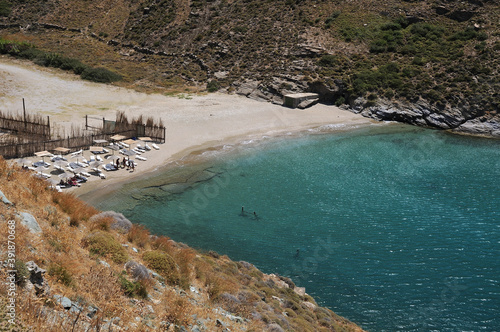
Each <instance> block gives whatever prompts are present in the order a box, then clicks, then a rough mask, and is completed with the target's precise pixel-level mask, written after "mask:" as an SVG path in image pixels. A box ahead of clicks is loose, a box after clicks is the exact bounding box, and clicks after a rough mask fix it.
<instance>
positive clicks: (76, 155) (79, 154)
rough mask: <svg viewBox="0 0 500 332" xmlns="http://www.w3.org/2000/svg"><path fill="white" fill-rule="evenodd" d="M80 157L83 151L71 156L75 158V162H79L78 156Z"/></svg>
mask: <svg viewBox="0 0 500 332" xmlns="http://www.w3.org/2000/svg"><path fill="white" fill-rule="evenodd" d="M82 157H83V152H80V153H77V154H75V155H73V156H71V158H72V159H75V158H76V162H77V163H78V162H79V160H80V158H82Z"/></svg>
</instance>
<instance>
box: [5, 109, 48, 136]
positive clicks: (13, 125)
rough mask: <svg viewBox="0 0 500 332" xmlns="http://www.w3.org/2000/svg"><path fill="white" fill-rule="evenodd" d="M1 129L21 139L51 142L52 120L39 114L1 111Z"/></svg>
mask: <svg viewBox="0 0 500 332" xmlns="http://www.w3.org/2000/svg"><path fill="white" fill-rule="evenodd" d="M0 129H1V130H6V131H9V132H11V133H13V134H15V135H17V136H19V137H23V136H26V137H27V138H29V139H33V138H35V139H40V140H50V134H51V133H50V118H49V117H48V116H47V117H44V116H41V115H39V114H27V113H26V112H23V114H11V113H6V112H2V111H0Z"/></svg>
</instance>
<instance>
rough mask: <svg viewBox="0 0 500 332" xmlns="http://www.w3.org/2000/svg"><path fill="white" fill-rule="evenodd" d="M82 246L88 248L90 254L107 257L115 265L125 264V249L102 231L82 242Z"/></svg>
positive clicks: (126, 257)
mask: <svg viewBox="0 0 500 332" xmlns="http://www.w3.org/2000/svg"><path fill="white" fill-rule="evenodd" d="M82 244H83V246H84V247H88V248H89V252H90V253H91V254H94V255H98V256H104V257H109V258H111V260H112V261H113V262H115V263H117V264H122V263H125V262H126V261H127V260H128V254H127V252H126V251H125V248H123V246H122V245H121V244H120V242H118V241H117V240H116V239H115V237H114V236H113V235H111V234H109V233H105V232H102V231H98V232H95V233H92V234H90V235H88V236H87V237H85V238H84V239H83V240H82Z"/></svg>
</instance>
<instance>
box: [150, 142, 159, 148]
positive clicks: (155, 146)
mask: <svg viewBox="0 0 500 332" xmlns="http://www.w3.org/2000/svg"><path fill="white" fill-rule="evenodd" d="M151 146H152V147H153V148H154V149H155V150H160V148H159V147H158V145H156V144H155V143H153V144H151Z"/></svg>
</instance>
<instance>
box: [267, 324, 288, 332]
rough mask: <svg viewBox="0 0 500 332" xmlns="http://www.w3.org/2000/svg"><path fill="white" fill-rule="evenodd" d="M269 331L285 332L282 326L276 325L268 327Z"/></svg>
mask: <svg viewBox="0 0 500 332" xmlns="http://www.w3.org/2000/svg"><path fill="white" fill-rule="evenodd" d="M267 331H269V332H285V330H283V328H282V327H281V326H279V325H278V324H276V323H272V324H269V325H268V326H267Z"/></svg>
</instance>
